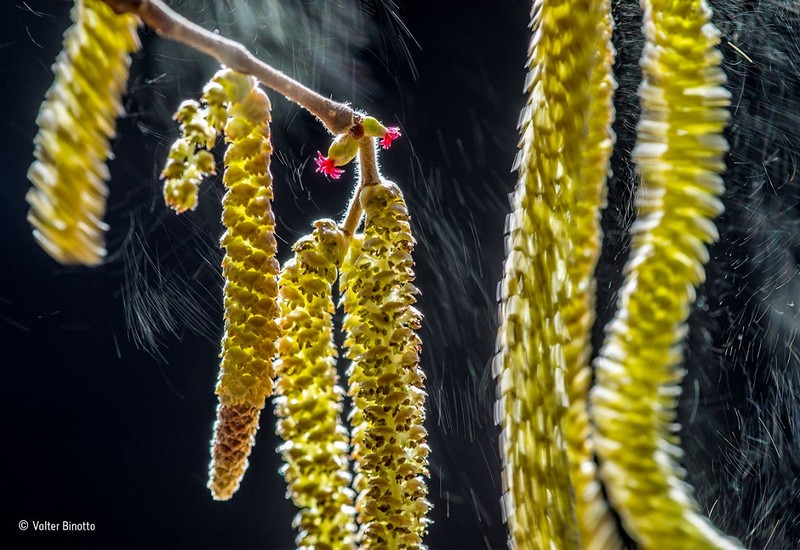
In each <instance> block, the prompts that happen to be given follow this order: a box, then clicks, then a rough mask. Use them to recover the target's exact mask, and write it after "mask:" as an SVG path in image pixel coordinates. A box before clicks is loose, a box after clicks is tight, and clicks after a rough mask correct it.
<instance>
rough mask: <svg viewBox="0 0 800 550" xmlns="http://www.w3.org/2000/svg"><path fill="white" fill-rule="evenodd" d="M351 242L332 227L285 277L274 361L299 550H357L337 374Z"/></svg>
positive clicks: (321, 228)
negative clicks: (339, 300)
mask: <svg viewBox="0 0 800 550" xmlns="http://www.w3.org/2000/svg"><path fill="white" fill-rule="evenodd" d="M347 245H348V240H347V238H346V237H345V235H344V233H343V232H342V231H341V230H340V229H339V228H338V227H337V226H336V224H335V223H334V222H333V221H331V220H319V221H317V222H316V223H315V230H314V233H313V234H312V235H308V236H306V237H304V238H302V239H300V240H299V241H298V242H297V243H296V244H295V245H294V258H292V259H291V260H289V261H288V262H287V263H286V264H284V266H283V268H282V269H281V274H280V278H279V286H280V291H279V295H278V304H279V306H280V315H281V317H280V321H279V325H280V329H281V338H280V339H279V340H278V359H277V360H276V361H275V374H276V382H275V394H276V396H277V397H276V399H275V413H276V415H277V416H278V424H277V432H278V434H279V435H280V436H281V437H282V438H283V439H284V440H285V442H286V443H284V444H283V445H282V446H281V447H280V449H279V450H280V452H281V454H282V456H283V459H284V461H285V462H286V465H285V466H284V468H283V469H282V472H283V475H284V478H285V479H286V483H287V484H288V492H289V495H290V496H291V498H292V501H293V502H294V504H295V506H297V507H298V509H299V510H300V511H299V513H298V514H297V516H296V518H295V521H294V523H295V526H296V527H297V529H298V531H299V533H298V536H297V541H296V542H297V547H298V548H307V549H313V548H316V549H325V548H330V549H337V550H338V549H354V548H355V532H356V527H355V509H354V508H353V499H354V493H353V491H352V489H350V482H351V480H352V477H351V475H350V467H349V459H348V455H349V444H350V437H349V434H348V432H347V430H346V429H345V427H344V426H343V425H342V422H341V413H342V402H343V398H344V390H343V389H342V388H341V386H339V384H338V376H337V373H336V346H335V345H334V342H333V319H332V317H333V314H334V311H335V306H334V303H333V293H332V285H333V283H334V282H335V281H336V279H337V278H338V275H339V273H338V268H339V266H340V265H341V263H342V258H343V256H344V254H345V253H346V251H347Z"/></svg>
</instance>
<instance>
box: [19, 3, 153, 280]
mask: <svg viewBox="0 0 800 550" xmlns="http://www.w3.org/2000/svg"><path fill="white" fill-rule="evenodd" d="M71 15H72V22H73V23H72V25H71V26H70V27H69V29H67V32H66V33H65V34H64V46H63V48H62V50H61V53H60V54H59V56H58V59H57V60H56V63H55V65H53V70H54V72H55V80H54V81H53V85H52V86H51V87H50V89H49V90H48V91H47V94H46V96H45V101H44V103H42V107H41V109H40V111H39V116H38V118H37V119H36V123H37V124H38V126H39V133H38V134H37V135H36V137H35V138H34V143H35V144H36V150H35V153H34V154H35V156H36V160H35V161H34V162H33V164H32V165H31V167H30V169H29V170H28V179H30V181H31V182H32V183H33V188H31V190H30V191H29V192H28V195H27V197H26V198H27V201H28V203H29V204H30V206H31V209H30V212H29V213H28V221H30V223H31V225H33V228H34V229H33V236H34V237H35V239H36V241H37V242H38V243H39V245H40V246H41V247H42V248H43V249H44V250H45V252H47V253H48V254H49V255H50V256H52V258H53V259H55V260H56V261H58V262H60V263H62V264H83V265H88V266H92V265H97V264H100V263H101V262H102V261H103V258H104V257H105V255H106V248H105V232H106V230H107V229H108V226H107V225H106V224H105V223H104V222H103V217H104V216H105V212H106V197H107V195H108V188H107V187H106V181H107V180H108V178H109V171H108V166H107V165H106V161H107V160H108V159H110V158H112V157H113V155H112V152H111V145H110V140H111V138H113V137H114V135H115V125H116V119H117V117H118V116H120V115H121V114H122V111H123V109H122V102H121V98H122V93H123V92H124V90H125V85H126V83H127V81H128V68H129V66H130V54H131V53H132V52H134V51H136V50H138V49H139V47H140V44H139V36H138V34H137V28H138V26H139V19H138V18H137V17H135V16H133V15H115V14H114V12H113V11H111V8H109V7H108V6H107V5H106V4H105V3H104V2H102V1H100V0H78V1H77V2H76V3H75V6H74V7H73V8H72V12H71Z"/></svg>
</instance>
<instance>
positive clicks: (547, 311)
mask: <svg viewBox="0 0 800 550" xmlns="http://www.w3.org/2000/svg"><path fill="white" fill-rule="evenodd" d="M607 7H608V5H607V4H606V3H605V2H600V1H593V0H535V1H534V3H533V10H532V22H531V26H532V31H533V38H532V40H531V46H530V49H529V60H528V67H529V70H530V72H529V74H528V78H527V80H526V87H527V92H528V94H529V96H528V105H527V106H526V107H525V109H524V110H523V113H522V116H521V124H520V133H521V139H520V153H519V155H518V157H517V164H518V169H519V183H518V185H517V189H516V191H515V193H514V195H513V200H512V213H511V214H510V215H509V217H508V220H507V235H506V251H507V258H506V262H505V267H504V276H503V281H502V283H501V286H500V288H499V296H500V299H501V305H500V321H501V326H500V329H499V332H498V337H497V347H498V354H497V356H496V358H495V363H494V369H493V370H494V374H495V376H496V377H497V379H498V388H497V392H498V403H497V409H496V410H497V417H498V418H497V420H498V422H499V423H500V424H501V426H502V428H503V429H502V432H501V438H500V447H501V454H502V456H503V460H504V467H503V489H504V492H505V494H504V497H503V509H504V513H505V516H506V519H507V522H508V526H509V532H510V539H511V540H510V542H511V545H512V546H513V547H514V548H518V549H527V548H551V547H553V548H576V547H578V545H579V543H580V534H579V533H580V531H579V525H580V526H581V530H583V531H586V530H588V531H592V530H593V529H597V530H598V531H597V532H596V533H594V532H592V533H591V535H590V536H591V537H592V539H591V540H590V541H587V544H592V545H595V544H597V545H598V546H599V547H603V546H605V545H606V544H610V543H613V528H612V527H610V521H609V519H608V516H607V511H606V510H605V507H604V506H603V505H602V503H601V502H600V494H599V487H598V485H597V482H596V480H595V479H594V475H593V472H592V471H591V470H589V471H586V470H585V469H584V468H585V467H586V466H590V467H591V466H592V465H593V463H592V454H591V451H592V449H591V446H590V445H587V444H585V441H586V439H587V438H588V437H589V436H590V428H589V425H588V419H587V418H586V415H585V414H584V413H583V412H582V411H580V410H579V409H582V408H583V407H584V406H585V400H586V385H587V384H588V381H589V372H588V369H587V368H586V367H587V363H588V354H589V349H588V345H589V344H588V339H589V335H588V331H589V327H590V326H591V321H592V316H593V314H592V313H591V307H592V306H593V295H592V292H593V287H592V285H591V284H587V279H591V271H592V270H593V267H594V263H595V262H596V255H597V247H598V246H599V245H598V242H597V241H598V238H599V229H598V227H597V210H598V209H599V207H600V205H601V203H602V201H603V195H604V191H603V189H604V183H605V175H606V169H604V168H603V166H601V164H603V163H604V162H606V161H607V159H608V154H609V148H610V139H611V138H610V130H609V129H608V123H609V121H610V116H611V113H610V105H609V101H610V98H609V94H610V92H611V90H610V89H608V87H611V86H613V84H612V81H611V80H610V76H609V75H608V73H607V71H608V70H609V63H610V59H608V58H607V57H605V56H610V55H611V54H610V50H609V48H610V45H609V44H608V38H609V37H608V31H609V20H608V17H609V15H608V13H607V11H606V10H607ZM590 77H591V78H590ZM592 94H594V97H593V96H592ZM590 117H596V119H594V120H593V122H592V125H591V126H592V128H593V129H592V130H591V132H592V136H593V137H594V138H598V137H601V139H602V140H603V143H598V144H596V145H594V146H593V147H594V148H593V149H592V152H591V154H589V153H588V152H587V151H586V150H585V147H586V143H587V140H588V138H589V135H590V123H589V120H590ZM592 159H594V160H595V161H596V162H595V163H594V165H592V164H591V163H592ZM584 171H585V172H586V174H585V175H584V173H583V172H584ZM584 176H585V178H586V180H585V181H584ZM584 186H585V187H584ZM579 200H585V201H586V202H584V203H583V204H581V205H580V206H581V210H580V211H579V213H580V214H581V215H580V216H579V217H578V218H573V213H572V209H573V208H575V206H576V205H575V203H576V202H578V201H579ZM578 254H579V255H580V256H581V257H580V258H576V257H575V256H576V255H578ZM567 437H569V438H570V440H569V445H568V441H567V440H566V438H567ZM568 451H569V453H568ZM570 465H572V467H571V468H570ZM571 472H574V473H580V475H579V476H578V477H577V479H575V480H571V479H570V473H571ZM587 474H588V475H587ZM573 482H574V483H575V484H576V486H575V487H576V489H577V490H578V491H580V495H579V496H580V498H581V507H580V508H579V509H578V510H577V511H578V512H580V513H581V514H582V518H581V522H580V524H579V522H578V519H577V518H576V502H575V495H574V493H573V488H572V483H573ZM584 522H586V523H584ZM587 526H588V527H587Z"/></svg>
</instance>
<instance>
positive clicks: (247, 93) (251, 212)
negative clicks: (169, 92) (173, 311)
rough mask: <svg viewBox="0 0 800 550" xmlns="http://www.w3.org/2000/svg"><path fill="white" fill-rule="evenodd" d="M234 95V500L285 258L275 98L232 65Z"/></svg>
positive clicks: (225, 343) (222, 425)
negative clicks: (277, 212)
mask: <svg viewBox="0 0 800 550" xmlns="http://www.w3.org/2000/svg"><path fill="white" fill-rule="evenodd" d="M213 80H214V82H216V83H218V84H219V85H220V86H221V88H222V89H224V91H225V94H226V101H227V115H228V118H227V121H226V123H225V128H224V132H225V140H226V141H227V142H228V144H229V145H228V149H227V151H226V152H225V176H224V182H225V186H226V187H227V193H226V194H225V197H224V198H223V201H222V205H223V211H222V222H223V225H224V226H225V228H226V231H225V234H224V235H223V236H222V242H221V244H222V247H223V248H224V249H225V257H224V258H223V260H222V274H223V276H224V278H225V334H224V336H223V339H222V352H221V364H220V374H219V379H218V382H217V395H218V396H219V408H218V411H217V422H216V424H215V425H214V440H213V441H212V460H211V466H210V480H209V488H210V489H211V492H212V494H213V496H214V498H216V499H218V500H227V499H229V498H230V497H231V496H232V495H233V493H234V492H235V491H236V489H237V488H238V486H239V482H240V480H241V478H242V476H243V475H244V471H245V469H246V468H247V457H248V455H249V454H250V450H251V448H252V445H253V441H254V436H255V433H256V430H257V429H258V419H259V414H260V411H261V409H262V408H263V407H264V402H265V400H266V398H267V397H268V396H270V395H271V394H272V379H273V368H272V359H273V356H274V355H275V342H276V340H277V338H278V336H279V330H278V325H277V322H276V319H277V317H278V314H279V311H278V305H277V294H278V282H277V274H278V262H277V260H276V259H275V250H276V242H275V235H274V232H275V218H274V216H273V214H272V207H271V204H270V203H271V200H272V176H271V175H270V172H269V161H270V154H271V152H272V147H271V145H270V134H269V120H270V113H269V109H270V104H269V99H268V98H267V95H266V94H265V93H264V92H263V91H262V90H261V89H260V88H258V87H257V85H256V81H255V79H253V78H252V77H250V76H246V75H243V74H240V73H236V72H234V71H230V70H224V71H221V72H220V73H218V74H217V76H215V77H214V79H213Z"/></svg>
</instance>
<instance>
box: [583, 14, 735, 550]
mask: <svg viewBox="0 0 800 550" xmlns="http://www.w3.org/2000/svg"><path fill="white" fill-rule="evenodd" d="M643 7H644V13H645V19H644V29H645V46H644V50H643V52H642V60H641V65H642V70H643V81H642V85H641V87H640V98H641V104H642V115H641V121H640V123H639V127H638V141H637V145H636V147H635V149H634V151H633V159H634V161H635V162H636V163H637V165H638V169H639V172H640V175H641V184H640V188H639V190H638V191H637V196H636V204H637V209H638V219H637V222H636V224H635V225H634V228H633V240H632V247H631V255H630V259H629V261H628V263H627V265H626V267H625V281H624V283H623V286H622V290H621V293H620V299H619V310H618V312H617V314H616V315H615V317H614V319H613V320H612V322H611V323H610V324H609V325H608V327H607V334H606V339H605V342H604V345H603V348H602V349H601V350H600V355H599V357H598V358H597V360H596V362H595V366H596V378H597V382H596V386H595V387H594V388H593V390H592V394H591V402H592V415H593V418H594V420H595V424H596V426H597V438H596V442H597V451H598V455H599V456H600V464H601V474H602V477H603V480H604V481H605V483H606V487H607V490H608V494H609V498H610V501H611V502H612V504H613V505H614V507H615V509H616V510H617V512H618V513H619V514H620V517H621V518H622V520H623V524H624V525H625V527H626V530H628V531H629V532H630V534H631V535H632V536H633V537H634V538H635V539H636V540H637V542H638V543H639V544H640V545H641V546H642V547H645V548H658V547H660V546H663V544H664V541H666V540H669V541H670V545H672V546H675V547H681V548H733V547H736V545H737V541H735V540H733V539H730V538H727V537H725V536H724V535H722V534H721V533H720V532H719V531H717V530H716V528H715V527H714V525H713V524H712V523H711V522H710V521H709V520H708V519H707V518H706V517H704V516H703V515H702V514H701V513H700V511H699V509H698V508H699V507H698V505H697V503H696V501H695V500H694V497H693V495H692V493H691V488H690V487H689V486H688V485H687V484H686V483H685V482H684V472H683V470H682V468H681V467H680V465H679V460H680V456H681V452H682V451H681V449H680V447H679V443H680V442H679V439H678V435H677V430H678V426H677V423H676V422H675V418H676V407H677V401H678V396H679V395H680V382H681V380H682V378H683V374H684V371H683V368H682V367H681V362H682V360H683V357H682V356H683V350H682V343H683V339H684V337H685V335H686V333H687V325H686V320H687V318H688V316H689V312H690V309H691V305H692V303H693V302H694V299H695V288H696V287H697V286H698V285H699V284H700V283H701V282H702V281H703V280H704V278H705V273H704V268H703V266H704V264H705V263H706V262H707V261H708V252H707V250H706V246H707V245H708V244H710V243H712V242H714V241H715V240H716V239H717V231H716V229H715V227H714V224H713V218H714V217H715V216H716V215H718V214H719V213H720V212H721V211H722V203H721V202H720V200H719V195H720V193H721V192H722V189H723V183H722V178H721V177H720V172H721V171H722V170H723V169H724V162H723V156H724V154H725V153H726V151H727V143H726V141H725V139H724V138H723V135H722V132H723V130H724V127H725V124H726V121H727V119H728V112H727V106H728V103H729V93H728V92H727V90H725V88H724V87H723V86H724V83H725V76H724V74H723V72H722V70H721V68H720V62H721V59H722V57H721V54H720V52H719V51H718V50H717V47H716V46H717V44H718V43H719V36H718V33H717V31H716V29H715V28H714V27H713V26H712V25H711V23H710V16H711V14H710V10H709V9H708V6H707V5H706V4H705V2H704V1H702V0H677V1H667V0H646V1H644V2H643ZM633 320H635V322H633Z"/></svg>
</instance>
